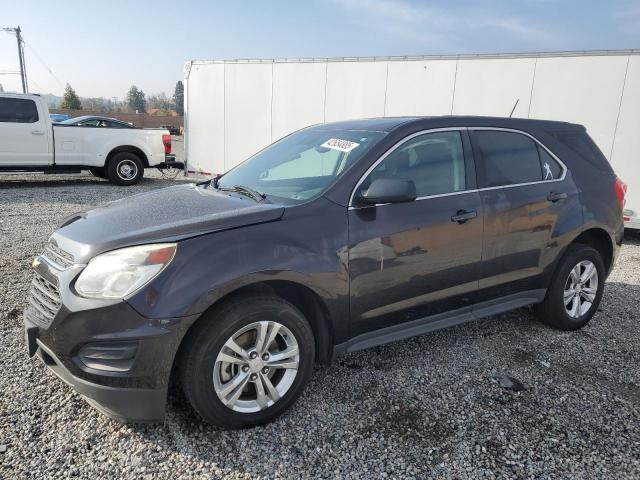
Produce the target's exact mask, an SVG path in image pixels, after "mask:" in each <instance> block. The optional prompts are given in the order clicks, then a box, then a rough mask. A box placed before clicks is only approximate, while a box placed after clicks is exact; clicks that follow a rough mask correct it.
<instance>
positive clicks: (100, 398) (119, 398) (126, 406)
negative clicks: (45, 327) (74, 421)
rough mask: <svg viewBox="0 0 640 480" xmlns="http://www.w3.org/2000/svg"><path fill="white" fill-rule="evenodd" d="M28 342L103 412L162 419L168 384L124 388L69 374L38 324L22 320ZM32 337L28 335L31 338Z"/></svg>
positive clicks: (141, 419) (131, 419) (122, 417)
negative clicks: (39, 335)
mask: <svg viewBox="0 0 640 480" xmlns="http://www.w3.org/2000/svg"><path fill="white" fill-rule="evenodd" d="M25 329H26V337H27V344H28V345H31V344H33V345H35V351H34V354H35V356H37V357H38V358H39V359H40V360H41V361H42V363H44V364H45V365H46V366H47V368H48V369H49V370H51V371H52V372H53V373H55V374H56V375H57V376H58V377H59V378H60V379H61V380H63V381H64V382H65V383H66V384H67V385H69V386H70V387H71V388H73V389H74V390H75V391H76V392H78V393H79V394H81V395H82V396H83V397H84V398H85V399H86V400H87V402H88V403H89V404H90V405H91V406H93V407H94V408H96V409H97V410H98V411H100V412H101V413H103V414H104V415H106V416H108V417H110V418H112V419H114V420H117V421H120V422H145V423H147V422H161V421H163V420H164V414H165V406H166V399H167V388H166V386H165V387H161V388H155V389H151V388H124V387H110V386H107V385H101V384H99V383H92V382H90V381H87V380H85V379H83V378H80V377H78V376H75V375H74V374H72V373H71V372H70V371H69V369H68V368H67V367H65V365H64V363H63V362H62V361H61V360H60V359H59V358H58V357H57V356H56V354H55V353H54V352H53V351H52V350H51V349H50V348H48V347H47V346H46V345H45V344H44V343H43V342H42V341H41V340H39V339H38V338H37V337H36V332H37V329H38V327H36V326H35V325H33V324H29V323H28V322H25ZM30 337H31V338H30Z"/></svg>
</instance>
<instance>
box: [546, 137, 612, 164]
mask: <svg viewBox="0 0 640 480" xmlns="http://www.w3.org/2000/svg"><path fill="white" fill-rule="evenodd" d="M553 136H554V137H556V138H557V139H558V140H560V141H561V142H562V143H564V144H565V145H566V146H567V147H569V148H570V149H571V150H573V151H574V152H575V153H577V154H578V155H579V156H580V157H581V158H584V159H585V160H586V161H587V162H589V163H590V164H591V165H593V166H594V167H596V168H598V169H600V170H604V171H606V172H610V171H611V165H609V162H608V161H607V157H605V156H604V154H603V153H602V152H601V151H600V149H599V148H598V146H597V145H596V144H595V142H594V141H593V140H592V139H591V137H590V136H589V135H587V134H586V133H584V132H581V133H575V132H566V133H565V132H558V133H554V134H553Z"/></svg>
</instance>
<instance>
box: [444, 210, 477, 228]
mask: <svg viewBox="0 0 640 480" xmlns="http://www.w3.org/2000/svg"><path fill="white" fill-rule="evenodd" d="M477 216H478V212H476V211H475V210H472V211H467V210H458V211H457V212H456V214H455V215H454V216H452V217H451V221H452V222H458V223H459V224H461V225H462V224H463V223H465V222H468V221H469V220H471V219H472V218H476V217H477Z"/></svg>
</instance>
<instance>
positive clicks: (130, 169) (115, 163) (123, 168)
mask: <svg viewBox="0 0 640 480" xmlns="http://www.w3.org/2000/svg"><path fill="white" fill-rule="evenodd" d="M107 175H108V177H109V180H110V181H111V182H113V183H115V184H116V185H123V186H129V185H135V184H136V183H138V182H139V181H140V179H141V178H142V176H143V175H144V164H143V163H142V160H140V157H138V156H137V155H136V154H135V153H131V152H120V153H116V154H115V155H114V156H113V157H111V159H110V160H109V164H108V165H107Z"/></svg>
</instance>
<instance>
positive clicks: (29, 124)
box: [0, 93, 180, 185]
mask: <svg viewBox="0 0 640 480" xmlns="http://www.w3.org/2000/svg"><path fill="white" fill-rule="evenodd" d="M171 166H178V167H179V166H180V165H178V164H177V163H176V162H175V156H174V155H172V153H171V135H169V131H168V130H165V129H141V128H135V127H134V128H112V127H110V123H109V122H101V123H97V124H95V125H90V124H87V122H85V123H84V125H65V124H60V123H52V122H51V119H50V118H49V109H48V107H47V105H46V103H45V102H44V100H43V99H42V98H41V97H39V96H38V95H23V94H13V93H0V174H2V173H5V172H45V173H78V172H80V171H81V170H90V171H91V172H92V173H93V174H94V175H97V176H99V177H103V178H108V179H109V180H110V181H112V182H113V183H116V184H118V185H134V184H136V183H138V182H139V181H140V179H141V178H142V176H143V174H144V169H145V168H148V167H154V168H169V167H171Z"/></svg>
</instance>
